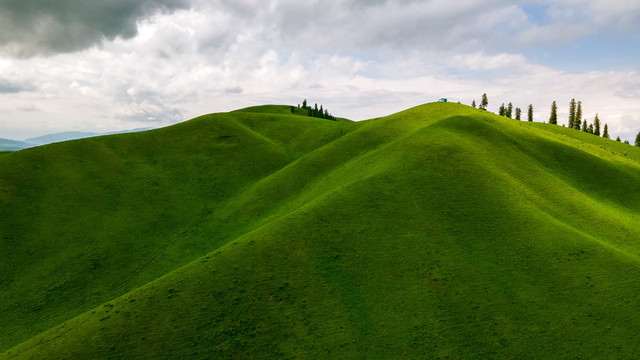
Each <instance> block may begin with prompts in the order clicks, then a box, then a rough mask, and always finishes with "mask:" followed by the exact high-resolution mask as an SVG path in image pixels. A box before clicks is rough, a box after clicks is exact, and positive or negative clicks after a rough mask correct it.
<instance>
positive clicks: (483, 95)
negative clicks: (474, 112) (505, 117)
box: [480, 93, 489, 110]
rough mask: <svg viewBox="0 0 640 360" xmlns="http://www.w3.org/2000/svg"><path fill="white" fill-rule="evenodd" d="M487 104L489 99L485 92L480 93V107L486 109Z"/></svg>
mask: <svg viewBox="0 0 640 360" xmlns="http://www.w3.org/2000/svg"><path fill="white" fill-rule="evenodd" d="M488 105H489V99H488V98H487V94H486V93H484V94H482V103H481V104H480V109H482V110H487V106H488Z"/></svg>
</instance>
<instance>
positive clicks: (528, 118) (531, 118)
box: [527, 104, 533, 122]
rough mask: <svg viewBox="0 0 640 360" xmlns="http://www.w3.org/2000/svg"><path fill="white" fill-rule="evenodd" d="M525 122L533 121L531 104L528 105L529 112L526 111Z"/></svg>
mask: <svg viewBox="0 0 640 360" xmlns="http://www.w3.org/2000/svg"><path fill="white" fill-rule="evenodd" d="M527 121H529V122H532V121H533V104H529V110H527Z"/></svg>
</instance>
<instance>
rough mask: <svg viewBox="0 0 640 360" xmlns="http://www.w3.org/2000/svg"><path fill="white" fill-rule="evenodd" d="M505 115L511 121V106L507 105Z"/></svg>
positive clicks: (510, 104)
mask: <svg viewBox="0 0 640 360" xmlns="http://www.w3.org/2000/svg"><path fill="white" fill-rule="evenodd" d="M505 115H506V116H507V117H508V118H509V119H511V116H512V115H513V104H512V103H509V105H507V111H506V112H505Z"/></svg>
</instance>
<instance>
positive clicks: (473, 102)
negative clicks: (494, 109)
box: [471, 100, 476, 108]
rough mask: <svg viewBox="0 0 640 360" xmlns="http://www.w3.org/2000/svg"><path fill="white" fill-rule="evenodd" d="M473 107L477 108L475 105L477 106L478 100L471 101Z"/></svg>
mask: <svg viewBox="0 0 640 360" xmlns="http://www.w3.org/2000/svg"><path fill="white" fill-rule="evenodd" d="M471 107H473V108H475V107H476V101H475V100H473V101H472V102H471Z"/></svg>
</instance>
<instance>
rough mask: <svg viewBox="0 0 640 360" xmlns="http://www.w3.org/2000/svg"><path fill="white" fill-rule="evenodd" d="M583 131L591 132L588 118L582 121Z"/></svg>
mask: <svg viewBox="0 0 640 360" xmlns="http://www.w3.org/2000/svg"><path fill="white" fill-rule="evenodd" d="M582 131H584V132H589V128H588V127H587V120H585V121H583V122H582Z"/></svg>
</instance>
